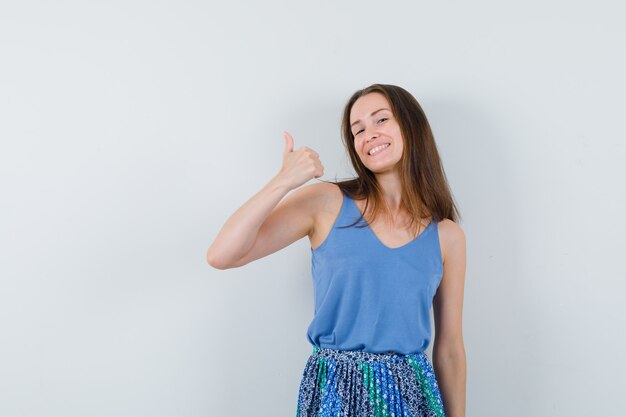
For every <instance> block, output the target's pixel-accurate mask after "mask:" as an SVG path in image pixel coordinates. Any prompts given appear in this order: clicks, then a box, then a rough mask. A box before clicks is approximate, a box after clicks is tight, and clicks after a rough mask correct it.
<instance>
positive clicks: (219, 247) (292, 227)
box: [207, 132, 324, 269]
mask: <svg viewBox="0 0 626 417" xmlns="http://www.w3.org/2000/svg"><path fill="white" fill-rule="evenodd" d="M323 173H324V168H323V166H322V164H321V162H320V160H319V155H318V154H317V152H315V151H314V150H312V149H310V148H307V147H301V148H299V149H298V150H296V151H294V150H293V138H292V137H291V135H289V133H287V132H285V149H284V151H283V166H282V168H281V170H280V172H279V173H278V174H277V175H276V176H274V177H273V178H272V179H271V180H270V181H269V182H268V183H267V184H266V185H265V186H264V187H263V188H262V189H261V190H260V191H259V192H257V193H256V194H255V195H254V196H252V197H251V198H250V199H249V200H248V201H246V202H245V203H244V204H243V205H242V206H241V207H239V208H238V209H237V210H236V211H235V212H234V213H233V214H232V215H231V216H230V217H229V218H228V219H227V221H226V223H224V225H223V226H222V228H221V230H220V231H219V233H218V235H217V237H216V238H215V240H214V241H213V243H212V244H211V246H210V247H209V249H208V251H207V262H208V264H209V265H211V266H212V267H214V268H217V269H228V268H235V267H239V266H243V265H246V264H248V263H250V262H252V261H254V260H256V259H259V258H262V257H264V256H267V255H270V254H272V253H274V252H276V251H278V250H280V249H282V248H284V247H286V246H288V245H290V244H291V243H293V242H295V241H296V240H298V239H300V238H302V237H304V236H306V235H308V234H309V233H310V231H311V229H312V227H313V224H314V215H315V204H312V203H313V201H314V200H315V196H316V192H317V190H319V188H318V187H315V185H312V186H308V187H303V188H301V189H299V190H296V191H294V192H293V193H292V194H290V195H289V196H288V197H287V198H285V199H284V200H283V198H284V197H285V196H286V195H287V194H288V193H289V191H291V190H293V189H295V188H297V187H299V186H300V185H302V184H304V183H305V182H307V181H309V180H310V179H312V178H318V177H321V176H322V175H323ZM281 200H283V201H281Z"/></svg>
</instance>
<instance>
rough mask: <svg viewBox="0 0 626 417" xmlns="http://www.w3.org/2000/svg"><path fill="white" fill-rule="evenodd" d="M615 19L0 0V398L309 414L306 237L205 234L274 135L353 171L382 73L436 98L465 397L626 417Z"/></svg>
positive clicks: (54, 406) (392, 8)
mask: <svg viewBox="0 0 626 417" xmlns="http://www.w3.org/2000/svg"><path fill="white" fill-rule="evenodd" d="M505 3H506V4H505ZM623 20H624V6H623V4H621V2H618V1H613V2H611V1H599V2H595V3H594V4H591V2H583V1H574V2H572V1H545V0H542V1H537V0H533V1H526V2H517V3H516V4H513V2H501V1H487V0H479V1H473V2H460V1H440V2H413V1H411V2H409V1H405V2H399V1H388V2H381V1H376V2H372V1H363V0H361V1H350V2H347V1H346V2H341V1H340V2H331V1H318V2H294V1H265V2H254V1H248V2H241V1H239V2H206V1H205V2H201V1H181V0H179V1H157V2H149V1H137V0H131V1H129V0H126V1H107V2H104V1H102V2H96V1H91V2H87V1H83V2H78V1H63V2H43V1H41V2H32V1H6V0H3V1H1V2H0V59H1V65H0V139H1V148H0V175H1V176H0V178H1V183H0V186H1V188H0V190H1V194H2V197H1V198H2V200H1V201H2V203H1V205H0V210H1V215H0V227H1V231H0V239H1V240H0V245H1V247H0V249H1V254H2V262H1V263H0V268H1V269H0V275H1V278H0V279H1V281H0V416H2V417H17V416H20V417H31V416H32V417H35V416H37V417H41V416H46V417H57V416H58V417H61V416H62V417H73V416H77V417H78V416H81V417H82V416H90V417H100V416H107V417H108V416H116V417H136V416H152V417H161V416H163V417H165V416H168V417H169V416H185V417H195V416H198V417H199V416H242V417H243V416H251V415H255V416H268V417H269V416H272V417H273V416H295V411H296V400H297V394H298V388H299V382H300V377H301V372H302V370H303V368H304V364H305V362H306V359H307V357H308V355H309V354H310V352H311V347H310V346H309V345H308V342H307V340H306V335H305V332H306V328H307V326H308V324H309V322H310V320H311V319H312V314H313V293H312V283H311V281H310V279H311V278H310V253H309V242H308V239H306V238H305V239H303V240H300V241H298V242H296V243H295V244H294V245H292V246H290V247H288V248H286V249H284V250H282V251H280V252H277V253H275V254H273V255H272V256H270V257H267V258H264V259H261V260H259V261H257V262H254V263H252V264H249V265H247V266H245V267H242V268H239V269H234V270H227V271H219V270H215V269H212V268H211V267H209V266H208V265H207V264H206V263H205V252H206V249H207V248H208V246H209V244H210V243H211V242H212V240H213V238H214V237H215V236H216V234H217V232H218V230H219V228H220V227H221V225H222V224H223V222H224V221H225V220H226V218H227V217H228V216H229V215H230V214H231V213H232V212H233V211H234V210H235V209H236V208H238V207H239V206H240V205H241V204H243V203H244V202H245V201H246V200H247V199H248V198H250V197H251V196H252V195H253V194H254V193H256V192H257V191H258V190H259V189H260V188H261V187H262V186H263V185H264V184H265V183H266V182H267V181H268V180H269V179H270V178H271V177H272V176H273V175H274V174H275V173H276V172H278V169H279V168H280V163H281V155H282V150H283V145H284V139H283V137H282V134H281V131H282V130H288V131H290V132H292V134H293V136H294V138H295V141H296V147H299V146H303V145H306V146H309V147H311V148H313V149H315V150H317V151H318V152H319V153H320V156H321V159H322V162H323V164H324V166H325V168H326V172H325V176H324V179H333V178H335V176H338V177H340V178H341V177H346V176H349V175H351V173H352V171H351V167H350V165H349V163H348V160H347V158H346V156H345V153H344V150H343V148H342V145H341V141H340V137H339V123H340V119H341V110H342V108H343V105H344V103H345V101H346V100H347V99H348V97H349V96H350V94H351V93H352V92H353V91H355V90H356V89H359V88H362V87H365V86H367V85H369V84H371V83H374V82H382V83H390V84H397V85H401V86H403V87H404V88H406V89H407V90H409V91H410V92H412V93H413V94H414V95H415V97H416V98H417V99H418V100H419V101H420V103H421V104H422V105H423V107H424V109H425V111H426V113H427V115H428V117H429V119H430V121H431V124H432V127H433V130H434V133H435V138H436V140H437V143H438V146H439V150H440V152H441V155H442V158H443V161H444V164H445V168H446V173H447V175H448V178H449V180H450V184H451V187H452V191H453V193H454V196H455V198H456V200H457V202H458V203H459V207H460V210H461V214H462V215H463V220H462V222H461V223H460V224H461V226H462V227H463V229H464V230H465V232H466V235H467V241H468V252H467V254H468V262H467V275H466V292H465V304H464V335H465V345H466V353H467V361H468V362H467V363H468V378H467V415H468V416H481V417H490V416H505V415H506V416H520V417H521V416H524V417H526V416H588V415H603V416H604V415H607V416H617V415H622V413H623V410H624V409H625V408H626V400H625V397H624V396H623V395H622V394H623V391H624V386H625V382H626V381H625V379H626V378H625V375H626V364H625V359H624V358H625V354H624V349H623V348H624V343H625V341H626V340H625V335H624V326H623V323H624V322H623V318H624V315H625V312H626V311H625V308H624V304H623V300H624V293H625V290H626V284H625V282H626V281H625V278H626V266H625V264H624V255H623V252H624V249H626V245H624V234H625V233H626V227H625V226H624V221H623V213H624V210H625V209H626V204H625V203H626V196H625V192H624V177H625V170H624V166H623V162H624V160H625V158H626V149H625V145H624V140H625V139H626V137H625V133H626V128H625V127H624V124H623V118H624V111H625V110H626V105H625V104H626V102H625V99H624V97H625V96H626V83H625V81H624V74H625V73H626V60H625V58H624V50H626V41H625V40H626V29H625V27H624V25H623ZM431 348H432V344H431ZM428 354H429V355H430V354H431V350H430V348H429V350H428Z"/></svg>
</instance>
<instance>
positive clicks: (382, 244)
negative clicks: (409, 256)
mask: <svg viewBox="0 0 626 417" xmlns="http://www.w3.org/2000/svg"><path fill="white" fill-rule="evenodd" d="M346 197H348V200H350V201H351V202H352V205H353V206H354V208H355V209H356V212H357V213H359V215H361V216H363V213H362V212H361V210H360V209H359V206H357V205H356V201H354V199H353V198H352V197H350V196H348V195H346ZM361 221H362V222H363V223H364V224H365V228H366V229H367V230H369V233H370V234H371V235H372V237H373V238H374V240H375V241H376V242H378V244H379V245H380V246H382V247H383V248H385V249H388V250H392V251H393V250H399V249H403V248H406V247H407V246H410V245H411V244H413V243H415V242H417V241H418V240H419V239H420V238H421V237H422V236H423V235H424V233H426V231H427V230H428V229H429V228H430V227H431V226H432V225H433V224H435V222H434V221H433V220H431V221H430V223H428V226H426V227H425V228H424V230H422V233H420V234H419V235H417V236H416V237H415V238H413V239H412V240H410V241H409V242H407V243H405V244H404V245H402V246H397V247H395V248H392V247H389V246H387V245H385V243H383V241H382V240H380V238H379V237H378V235H377V234H376V233H374V229H372V228H371V227H370V225H369V224H367V222H366V221H365V217H363V218H362V219H361Z"/></svg>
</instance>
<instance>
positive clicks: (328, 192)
mask: <svg viewBox="0 0 626 417" xmlns="http://www.w3.org/2000/svg"><path fill="white" fill-rule="evenodd" d="M293 197H294V198H297V200H298V201H299V202H300V204H302V205H306V206H307V209H308V210H309V211H310V212H312V213H318V212H320V211H326V210H328V209H329V208H330V209H331V211H332V206H333V205H334V204H333V203H336V202H339V204H340V205H341V198H342V194H341V190H340V189H339V187H338V186H337V185H336V184H332V183H325V182H320V183H315V184H308V185H305V186H303V187H300V188H298V189H297V190H295V191H293Z"/></svg>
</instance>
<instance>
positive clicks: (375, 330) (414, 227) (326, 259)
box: [207, 84, 466, 417]
mask: <svg viewBox="0 0 626 417" xmlns="http://www.w3.org/2000/svg"><path fill="white" fill-rule="evenodd" d="M342 136H343V140H344V145H345V147H346V150H347V152H348V155H349V156H350V159H351V161H352V165H353V166H354V169H355V171H356V177H355V178H353V179H350V180H347V181H339V182H331V181H323V182H321V183H316V184H311V185H307V186H304V187H301V188H299V189H297V190H295V191H294V192H293V193H291V194H290V195H289V196H287V197H285V196H286V195H287V194H288V193H289V192H290V191H291V190H294V189H296V188H298V187H300V186H301V185H303V184H304V183H306V182H307V181H309V180H311V179H313V178H319V177H321V176H322V175H323V173H324V168H323V166H322V164H321V162H320V160H319V155H318V154H317V152H315V151H314V150H312V149H310V148H307V147H300V148H298V149H296V150H294V140H293V138H292V137H291V135H290V134H289V133H287V132H285V149H284V152H283V164H282V167H281V169H280V171H279V172H278V174H277V175H276V176H275V177H273V178H272V179H271V180H270V181H269V182H268V183H267V185H265V186H264V187H263V188H262V189H261V190H260V191H259V192H258V193H257V194H255V195H254V196H253V197H252V198H250V200H248V201H247V202H246V203H245V204H244V205H243V206H241V207H240V208H239V209H238V210H237V211H235V213H233V214H232V215H231V216H230V218H229V219H228V220H227V221H226V223H225V224H224V226H223V227H222V229H221V230H220V232H219V234H218V236H217V238H216V239H215V241H214V242H213V244H212V245H211V247H210V248H209V250H208V253H207V261H208V263H209V264H210V265H212V266H213V267H215V268H219V269H226V268H235V267H239V266H242V265H246V264H248V263H250V262H252V261H254V260H256V259H259V258H262V257H264V256H267V255H270V254H272V253H274V252H276V251H278V250H280V249H282V248H284V247H286V246H288V245H290V244H291V243H293V242H295V241H297V240H299V239H300V238H302V237H304V236H308V237H309V239H310V241H311V254H312V263H313V265H312V274H313V284H314V295H315V315H314V318H313V321H312V322H311V324H310V326H309V328H308V330H307V338H308V340H309V342H310V343H311V344H312V348H313V352H312V353H311V355H310V357H309V359H308V361H307V363H306V365H305V368H304V371H303V373H302V381H301V383H300V390H299V395H298V402H297V413H296V414H297V417H312V416H315V417H318V416H333V417H334V416H337V417H339V416H343V417H378V416H396V417H403V416H438V417H440V416H448V417H463V416H465V382H466V358H465V348H464V345H463V334H462V307H463V293H464V281H465V250H466V244H465V234H464V232H463V230H462V229H461V227H460V226H459V225H458V224H457V221H458V217H459V214H458V211H457V208H456V206H455V204H454V202H453V198H452V195H451V192H450V190H449V187H448V184H447V180H446V176H445V173H444V170H443V167H442V165H441V161H440V157H439V154H438V151H437V147H436V144H435V140H434V137H433V134H432V132H431V129H430V126H429V123H428V120H427V119H426V115H425V114H424V112H423V110H422V108H421V106H420V105H419V103H418V102H417V100H415V98H414V97H413V96H412V95H411V94H410V93H409V92H407V91H406V90H404V89H403V88H401V87H398V86H394V85H387V84H373V85H371V86H369V87H367V88H364V89H362V90H358V91H357V92H355V93H354V94H353V96H352V97H351V98H350V99H349V100H348V102H347V104H346V106H345V110H344V115H343V122H342ZM284 197H285V198H284ZM431 306H432V307H433V311H434V323H435V339H434V343H433V361H432V365H431V361H430V360H429V359H428V356H427V355H426V354H425V349H426V348H427V347H428V344H429V342H430V337H431V332H430V308H431Z"/></svg>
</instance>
